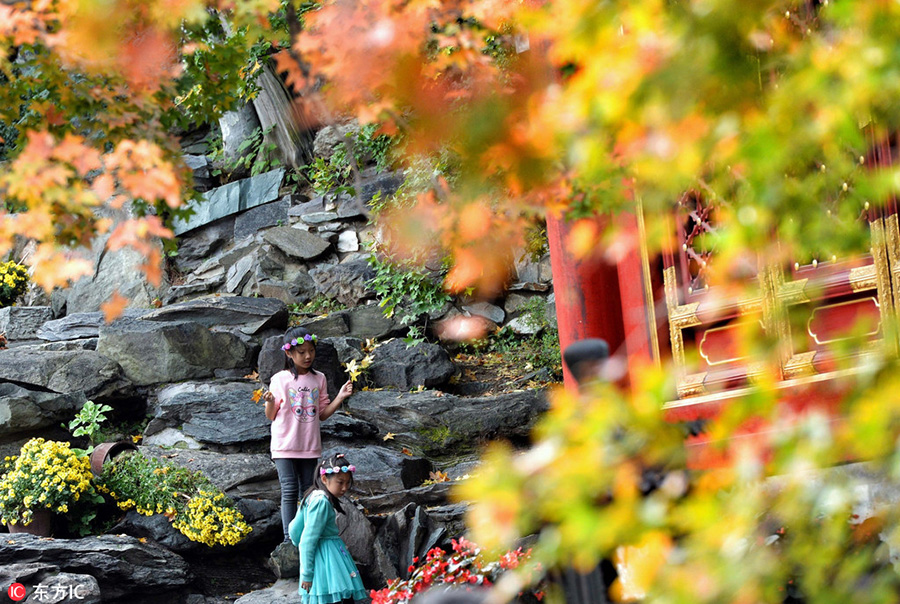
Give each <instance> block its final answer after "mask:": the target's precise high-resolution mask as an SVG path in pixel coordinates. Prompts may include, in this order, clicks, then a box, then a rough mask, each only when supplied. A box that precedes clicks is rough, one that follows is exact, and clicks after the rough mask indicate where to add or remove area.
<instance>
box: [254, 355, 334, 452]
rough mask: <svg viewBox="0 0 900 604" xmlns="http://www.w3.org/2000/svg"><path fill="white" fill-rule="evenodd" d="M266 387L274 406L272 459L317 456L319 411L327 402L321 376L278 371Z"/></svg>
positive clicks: (319, 441)
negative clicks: (295, 374) (270, 393)
mask: <svg viewBox="0 0 900 604" xmlns="http://www.w3.org/2000/svg"><path fill="white" fill-rule="evenodd" d="M269 390H271V391H272V394H274V395H275V401H276V405H278V410H277V411H276V412H275V419H273V420H272V444H271V452H272V458H273V459H278V458H311V457H319V456H320V455H321V454H322V435H321V433H320V432H319V412H320V411H321V410H322V409H324V408H325V406H326V405H328V403H329V402H330V399H329V398H328V387H327V383H326V381H325V376H324V375H322V374H321V373H319V372H318V371H310V372H309V373H306V374H301V375H299V376H297V377H296V378H295V377H294V375H293V374H292V373H291V372H290V371H288V370H284V371H279V372H278V373H276V374H275V375H274V376H272V381H271V382H270V383H269Z"/></svg>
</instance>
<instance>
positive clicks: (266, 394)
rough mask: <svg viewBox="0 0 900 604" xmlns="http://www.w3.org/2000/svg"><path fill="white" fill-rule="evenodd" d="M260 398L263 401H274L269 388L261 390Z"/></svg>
mask: <svg viewBox="0 0 900 604" xmlns="http://www.w3.org/2000/svg"><path fill="white" fill-rule="evenodd" d="M262 399H263V400H264V401H266V402H267V403H274V402H275V395H274V394H272V391H271V390H269V389H266V391H265V392H263V395H262Z"/></svg>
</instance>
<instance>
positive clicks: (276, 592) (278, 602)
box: [234, 571, 300, 604]
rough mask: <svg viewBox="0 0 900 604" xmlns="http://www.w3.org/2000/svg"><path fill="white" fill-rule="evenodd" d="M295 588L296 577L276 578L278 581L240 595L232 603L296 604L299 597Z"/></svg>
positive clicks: (296, 586)
mask: <svg viewBox="0 0 900 604" xmlns="http://www.w3.org/2000/svg"><path fill="white" fill-rule="evenodd" d="M298 574H299V571H298ZM297 589H298V585H297V580H296V579H293V578H284V579H278V581H276V582H275V583H274V584H272V585H271V586H269V587H267V588H265V589H259V590H256V591H253V592H250V593H248V594H245V595H243V596H241V597H240V598H238V599H237V600H235V601H234V604H296V603H297V602H298V601H299V599H300V594H299V592H298V591H297Z"/></svg>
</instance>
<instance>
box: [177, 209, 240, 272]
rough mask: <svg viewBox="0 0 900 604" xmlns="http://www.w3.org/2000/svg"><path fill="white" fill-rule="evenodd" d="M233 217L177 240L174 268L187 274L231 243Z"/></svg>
mask: <svg viewBox="0 0 900 604" xmlns="http://www.w3.org/2000/svg"><path fill="white" fill-rule="evenodd" d="M234 223H235V216H227V217H225V218H222V219H220V220H216V221H214V222H211V223H209V224H207V225H204V226H202V227H200V228H197V229H194V230H193V231H191V232H189V233H185V234H184V235H182V236H181V237H179V239H178V255H177V256H175V258H174V262H175V267H176V268H177V269H178V270H179V271H181V272H182V273H189V272H191V271H193V270H194V269H196V268H197V267H199V266H200V265H201V264H203V262H204V261H205V260H206V259H208V258H209V257H210V256H212V255H213V254H215V253H216V252H218V251H219V250H221V249H223V248H224V247H225V246H226V245H227V244H229V243H231V242H232V240H233V238H234Z"/></svg>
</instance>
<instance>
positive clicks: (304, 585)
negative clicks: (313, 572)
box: [300, 581, 312, 593]
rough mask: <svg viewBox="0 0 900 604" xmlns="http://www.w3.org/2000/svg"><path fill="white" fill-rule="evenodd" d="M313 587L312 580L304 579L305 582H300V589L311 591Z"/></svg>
mask: <svg viewBox="0 0 900 604" xmlns="http://www.w3.org/2000/svg"><path fill="white" fill-rule="evenodd" d="M311 587H312V582H311V581H304V582H302V583H301V584H300V589H302V590H303V591H305V592H306V593H309V589H310V588H311Z"/></svg>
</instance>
